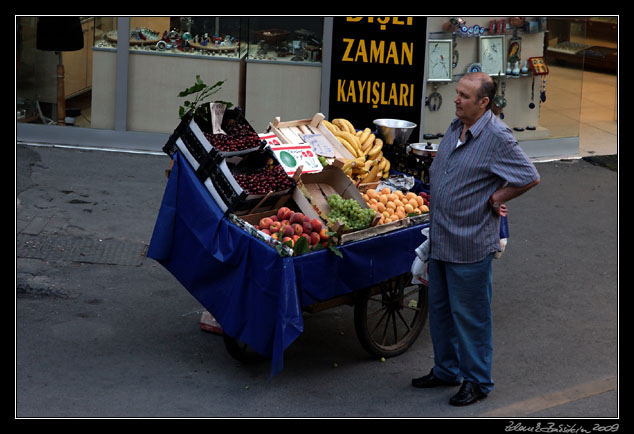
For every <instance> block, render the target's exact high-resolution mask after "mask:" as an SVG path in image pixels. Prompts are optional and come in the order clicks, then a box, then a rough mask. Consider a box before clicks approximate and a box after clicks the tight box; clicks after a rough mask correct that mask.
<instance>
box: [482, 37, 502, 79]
mask: <svg viewBox="0 0 634 434" xmlns="http://www.w3.org/2000/svg"><path fill="white" fill-rule="evenodd" d="M480 63H481V64H482V71H483V72H486V73H487V74H489V75H496V76H497V75H504V72H505V71H506V68H505V66H504V39H503V38H500V37H491V38H487V37H480Z"/></svg>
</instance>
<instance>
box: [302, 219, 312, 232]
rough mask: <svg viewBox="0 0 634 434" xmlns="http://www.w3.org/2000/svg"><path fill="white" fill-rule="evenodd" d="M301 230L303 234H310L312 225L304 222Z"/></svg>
mask: <svg viewBox="0 0 634 434" xmlns="http://www.w3.org/2000/svg"><path fill="white" fill-rule="evenodd" d="M302 229H303V230H304V232H305V233H307V234H310V233H311V232H312V231H313V225H312V224H311V223H310V221H306V220H304V223H302Z"/></svg>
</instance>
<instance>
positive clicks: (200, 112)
mask: <svg viewBox="0 0 634 434" xmlns="http://www.w3.org/2000/svg"><path fill="white" fill-rule="evenodd" d="M223 84H224V81H218V82H216V84H214V85H212V86H209V85H207V84H205V83H204V82H203V81H202V80H201V79H200V75H197V76H196V83H195V84H194V85H193V86H191V87H188V88H187V89H185V90H183V91H181V92H179V94H178V96H179V97H180V98H185V97H189V96H193V100H190V99H187V100H185V101H184V102H183V105H181V106H180V107H179V108H178V117H179V118H181V119H182V118H183V116H185V115H186V114H188V113H190V112H191V113H193V114H194V116H196V117H201V118H203V119H205V120H206V121H208V120H209V104H204V102H205V100H206V99H207V98H209V97H210V96H211V95H213V94H215V93H216V92H218V91H219V90H220V88H221V87H222V85H223ZM216 102H220V103H223V104H225V105H226V106H227V108H230V107H231V106H233V104H231V103H230V102H225V101H216Z"/></svg>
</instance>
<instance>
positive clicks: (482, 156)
mask: <svg viewBox="0 0 634 434" xmlns="http://www.w3.org/2000/svg"><path fill="white" fill-rule="evenodd" d="M462 126H463V124H462V122H461V121H460V120H459V119H458V118H456V119H454V120H453V122H452V123H451V125H450V126H449V128H448V129H447V132H446V134H445V135H444V136H443V138H442V141H441V142H440V145H439V146H438V152H437V153H436V156H435V157H434V161H433V163H432V165H431V167H430V170H429V177H430V196H431V209H430V217H429V218H430V231H429V240H430V244H431V257H432V258H434V259H438V260H441V261H447V262H457V263H471V262H477V261H480V260H482V259H484V258H485V257H486V256H487V255H488V254H489V253H491V252H494V251H499V250H500V232H499V231H500V217H499V216H498V215H497V214H495V212H494V211H493V209H492V208H491V207H490V206H489V198H490V197H491V194H493V192H494V191H496V190H498V189H499V188H501V187H502V186H504V185H506V184H507V183H508V185H509V186H511V187H523V186H525V185H527V184H530V183H531V182H533V181H536V180H537V179H538V178H539V173H538V172H537V169H536V168H535V166H534V165H533V164H532V163H531V161H530V160H529V158H528V157H527V156H526V154H525V153H524V151H523V150H522V149H521V148H520V147H519V145H518V143H517V140H516V139H515V136H514V135H513V132H512V131H511V130H510V128H509V127H508V126H506V124H504V123H503V122H502V121H501V120H500V119H498V118H497V117H496V116H494V115H493V113H492V112H491V111H490V110H487V111H486V112H485V113H484V114H483V115H482V116H481V117H480V118H479V119H478V120H477V121H476V123H475V124H473V125H472V126H471V128H469V130H468V131H467V133H466V137H465V142H464V144H461V145H460V146H456V144H457V143H459V139H460V133H461V131H462Z"/></svg>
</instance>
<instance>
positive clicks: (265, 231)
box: [262, 229, 271, 235]
mask: <svg viewBox="0 0 634 434" xmlns="http://www.w3.org/2000/svg"><path fill="white" fill-rule="evenodd" d="M262 233H265V234H267V235H271V231H270V230H268V229H262Z"/></svg>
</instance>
